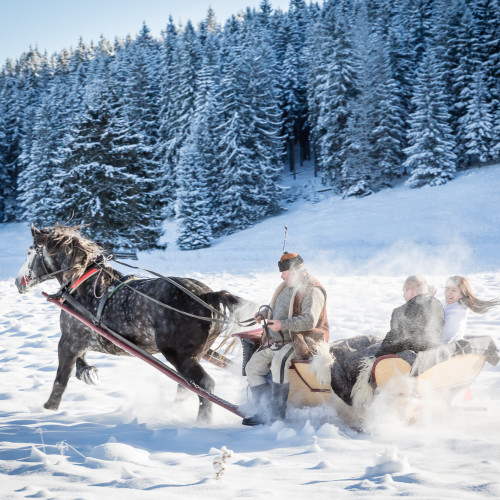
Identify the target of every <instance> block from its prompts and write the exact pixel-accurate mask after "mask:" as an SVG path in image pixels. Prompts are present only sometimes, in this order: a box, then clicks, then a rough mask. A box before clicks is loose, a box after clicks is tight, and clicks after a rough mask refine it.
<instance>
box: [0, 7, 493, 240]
mask: <svg viewBox="0 0 500 500" xmlns="http://www.w3.org/2000/svg"><path fill="white" fill-rule="evenodd" d="M138 29H140V31H139V32H138V33H137V34H136V35H135V36H134V37H132V36H129V37H128V38H126V39H115V40H107V39H105V38H101V39H100V40H97V41H94V42H91V43H85V42H84V41H82V40H81V41H80V43H79V44H78V45H77V46H76V47H74V48H71V49H61V50H60V52H58V53H55V54H51V55H49V54H46V53H41V52H40V51H39V50H38V49H37V48H36V47H35V48H33V47H31V48H29V50H27V51H26V52H25V53H24V54H23V55H22V56H21V57H20V58H19V59H18V60H15V61H14V60H11V59H7V61H5V62H4V64H3V67H2V69H1V73H0V222H14V221H32V222H34V223H36V224H37V225H41V226H48V225H52V224H54V223H56V222H59V223H65V222H67V221H68V220H69V219H71V218H72V222H71V223H72V224H75V223H76V224H89V226H88V227H87V229H86V231H87V232H88V233H89V234H90V235H91V236H92V237H93V239H95V240H96V241H97V242H99V243H101V244H102V245H104V246H105V247H107V248H124V249H127V248H134V249H139V250H148V249H153V248H160V247H161V245H162V244H161V236H162V233H163V227H164V221H165V220H169V219H170V220H171V219H176V223H177V228H178V234H177V244H178V245H179V247H180V248H181V249H186V250H187V249H196V248H202V247H206V246H209V245H210V242H211V241H212V240H213V239H214V238H217V237H220V236H224V235H227V234H230V233H232V232H235V231H238V230H241V229H244V228H246V227H248V226H250V225H252V224H254V223H255V222H257V221H259V220H261V219H263V218H264V217H267V216H269V215H273V214H276V213H279V212H280V211H281V210H283V208H284V200H285V198H286V194H285V192H284V188H283V186H282V185H281V184H280V179H281V176H282V174H283V173H284V172H285V173H286V172H289V173H290V174H291V175H293V173H294V171H295V169H298V168H299V166H300V165H301V164H302V163H303V162H304V161H309V162H311V164H313V165H314V169H315V174H316V175H317V177H318V178H319V179H320V180H321V183H322V184H324V185H325V187H326V188H330V191H329V192H331V193H332V194H335V195H341V196H343V197H350V196H367V195H370V194H372V193H374V192H377V191H379V190H380V189H383V188H391V187H392V186H394V185H395V184H397V183H398V182H405V183H406V185H407V186H408V187H410V188H413V187H414V188H418V187H421V186H424V185H430V186H435V185H439V184H443V183H445V182H447V181H449V180H451V179H453V177H454V176H455V175H456V173H457V172H459V171H462V170H465V169H468V168H471V167H473V166H476V165H478V164H481V163H485V162H489V161H492V160H495V159H498V158H499V157H500V3H499V2H498V0H325V1H324V3H323V4H322V5H321V6H320V5H318V4H315V3H308V2H306V1H304V0H291V1H290V6H289V10H288V11H286V12H283V11H280V10H274V9H273V8H272V2H270V1H268V0H263V1H262V2H261V4H260V7H259V8H258V9H247V10H246V11H245V12H240V13H237V14H236V13H235V15H233V16H232V17H231V18H229V19H227V20H218V19H217V17H216V13H215V12H213V11H212V9H209V10H208V12H207V16H206V18H205V20H204V21H203V22H201V23H200V24H199V25H198V26H194V25H193V24H192V23H191V22H187V23H186V24H185V25H183V26H177V25H176V24H175V23H174V22H173V21H172V19H170V20H168V19H167V20H166V21H165V28H164V30H163V32H162V34H161V36H159V37H153V36H152V35H151V32H150V30H149V28H148V26H147V25H146V24H143V26H142V28H141V27H140V25H139V26H138Z"/></svg>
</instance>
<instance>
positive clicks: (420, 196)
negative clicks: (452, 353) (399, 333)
mask: <svg viewBox="0 0 500 500" xmlns="http://www.w3.org/2000/svg"><path fill="white" fill-rule="evenodd" d="M304 179H305V177H304ZM305 182H306V181H305V180H303V178H302V176H300V175H299V178H298V180H297V181H296V182H295V183H294V184H293V185H294V189H298V188H299V187H300V185H301V184H304V183H305ZM307 182H309V183H310V182H311V181H310V179H308V181H307ZM499 185H500V167H489V168H485V169H481V170H475V171H471V172H470V173H468V174H466V175H462V176H460V177H459V178H457V179H456V180H455V181H453V182H451V183H449V184H446V185H445V186H442V187H436V188H422V189H419V190H409V189H407V188H404V187H398V188H396V189H394V190H386V191H383V192H380V193H378V194H376V195H374V196H370V197H367V198H364V199H349V200H341V199H339V198H337V197H333V196H331V193H325V194H324V195H322V196H324V198H322V199H319V201H318V202H317V203H315V204H311V203H309V202H304V201H301V202H296V203H295V204H293V205H291V206H290V208H289V210H288V211H287V212H286V213H284V214H282V215H280V216H277V217H274V218H271V219H268V220H266V221H264V222H262V223H260V224H257V225H255V226H254V227H252V228H250V229H248V230H246V231H243V232H241V233H238V234H234V235H231V236H229V237H226V238H223V239H221V240H219V241H216V242H215V243H214V245H213V246H212V247H211V248H209V249H205V250H200V251H193V252H180V251H178V250H176V248H175V245H174V244H170V246H169V248H168V249H167V250H166V251H165V252H153V253H142V254H140V255H139V261H138V265H140V266H143V267H146V268H149V269H154V270H156V271H158V272H161V273H166V274H169V275H184V276H190V277H196V278H198V279H201V280H202V281H204V282H206V283H207V284H209V285H210V286H211V287H212V288H213V289H221V288H225V289H228V290H230V291H231V292H233V293H235V294H237V295H241V296H243V297H245V298H247V299H250V300H252V301H255V302H256V303H258V304H264V303H266V302H268V301H269V300H270V297H271V294H272V292H273V290H274V288H275V287H276V286H277V285H278V283H279V273H278V270H277V265H276V262H277V260H278V259H279V257H280V254H281V251H282V248H283V233H284V231H283V227H284V225H285V224H286V225H287V226H288V229H289V233H290V246H289V249H290V250H292V251H296V252H298V253H300V254H301V255H302V256H303V257H304V259H305V262H306V264H307V267H308V269H309V270H310V271H311V272H312V273H313V274H314V275H316V276H317V277H318V278H320V279H321V281H322V282H323V284H324V286H325V287H326V289H327V291H328V293H329V299H328V315H329V320H330V324H331V326H332V333H331V336H332V339H339V338H344V337H349V336H353V335H359V334H374V335H380V336H382V335H384V334H385V332H386V331H387V330H388V326H389V320H390V314H391V311H392V309H393V308H394V307H396V306H398V305H400V304H401V303H402V302H403V299H402V292H401V288H402V283H403V280H404V278H405V277H406V275H409V274H415V273H422V274H425V275H426V276H427V277H428V280H429V282H431V283H434V284H435V285H436V286H437V288H438V297H439V298H442V294H443V287H444V282H445V279H446V277H447V276H448V275H450V274H464V275H466V276H467V277H468V278H469V280H470V282H471V284H472V287H473V290H474V291H475V292H476V294H477V295H478V296H479V297H480V298H484V299H491V298H494V297H500V200H499V198H498V186H499ZM307 189H309V190H311V191H313V188H312V187H311V186H309V187H308V188H307ZM166 238H167V240H170V241H174V240H175V236H174V234H173V232H172V231H170V233H169V234H167V236H166ZM29 244H30V232H29V227H28V225H24V224H7V225H0V307H1V315H0V372H1V378H0V380H1V385H0V475H1V479H0V497H1V498H2V499H3V498H5V499H11V498H12V499H17V498H55V499H88V500H90V499H92V500H93V499H101V498H102V499H107V500H112V499H120V500H123V499H137V498H140V499H154V498H162V499H163V498H176V499H181V498H195V497H199V498H214V499H215V498H217V499H234V498H267V497H269V496H273V497H274V498H277V497H279V498H302V497H304V495H305V496H309V497H311V498H312V497H314V498H318V499H321V498H338V499H344V498H368V497H369V498H373V499H377V498H389V497H393V496H408V497H411V498H419V499H433V498H453V499H467V500H469V499H475V498H498V497H500V475H499V473H498V470H499V467H500V430H499V422H500V365H499V366H497V367H492V366H489V365H486V367H485V369H484V370H483V372H482V373H481V374H480V375H479V377H478V379H477V380H476V382H475V383H474V384H473V386H472V392H473V394H474V399H473V400H472V401H471V402H469V403H467V405H469V406H471V405H472V406H473V407H475V408H476V410H475V411H464V410H460V411H459V410H454V411H452V412H449V413H446V414H440V415H434V416H432V417H430V416H429V417H428V418H425V419H422V420H421V421H418V422H416V423H415V424H413V425H411V426H410V425H407V424H405V423H403V422H401V421H399V420H397V418H395V416H394V415H393V412H392V411H391V408H390V407H384V405H382V404H379V405H378V407H377V411H376V412H373V414H372V416H371V418H370V420H369V423H368V425H367V428H366V429H365V430H364V431H363V432H361V431H356V430H353V429H351V428H349V427H348V426H346V425H345V424H344V423H343V422H342V421H341V420H340V418H339V417H338V416H337V415H336V414H335V411H334V410H333V409H332V408H331V407H325V408H317V409H314V410H300V411H299V410H295V411H291V412H289V418H288V419H287V421H286V422H278V423H275V424H274V425H272V426H261V427H255V428H249V427H244V426H242V425H241V423H240V419H239V418H238V417H237V416H235V415H233V414H232V413H229V412H227V411H225V410H223V409H221V408H215V410H214V418H213V422H212V423H211V424H210V425H207V426H203V427H201V426H198V425H197V423H196V412H197V399H196V397H195V396H190V397H189V398H188V400H187V401H186V402H184V403H183V404H182V405H180V406H179V405H178V406H174V398H175V391H176V386H175V384H174V383H173V382H172V381H171V380H169V379H167V378H166V377H165V376H163V375H161V374H160V373H159V372H157V371H155V370H153V369H152V368H151V367H150V366H148V365H146V364H145V363H142V362H141V361H139V360H136V359H133V358H112V357H109V356H104V355H99V354H92V353H90V354H89V355H88V360H89V362H91V363H92V364H95V365H96V366H97V367H98V368H99V370H100V376H101V383H100V385H98V386H87V385H85V384H84V383H82V382H80V381H79V380H77V379H76V378H74V377H73V378H72V379H71V380H70V383H69V385H68V389H67V391H66V393H65V395H64V397H63V401H62V404H61V407H60V410H59V411H57V412H52V411H48V410H44V409H43V403H44V402H45V400H46V399H47V397H48V395H49V393H50V390H51V386H52V382H53V379H54V376H55V371H56V368H57V342H58V338H59V333H58V316H59V311H58V310H57V309H56V308H54V307H53V306H52V305H50V304H47V303H46V302H45V301H44V299H43V297H42V296H41V291H42V290H46V291H49V292H50V291H52V290H54V289H55V287H54V284H52V283H44V284H42V285H40V286H39V287H38V288H37V289H35V290H34V291H32V292H31V293H30V294H27V295H24V296H20V295H19V294H18V292H17V290H16V288H15V286H14V277H15V275H16V274H17V271H18V269H19V267H20V266H21V264H22V262H23V261H24V255H25V250H26V248H27V246H29ZM132 264H136V263H135V262H132ZM469 333H471V334H476V335H491V336H492V337H494V338H495V339H496V341H497V344H498V343H499V342H500V308H497V309H493V310H492V311H490V312H489V313H487V314H486V315H484V316H479V315H474V314H471V317H470V319H469ZM233 357H235V358H236V359H237V358H238V351H237V350H236V351H235V352H234V353H233ZM206 366H207V369H208V370H209V371H210V373H211V375H212V376H213V378H214V379H215V380H216V383H217V386H216V393H217V394H218V395H220V396H221V397H223V398H225V399H227V400H229V401H231V402H234V403H238V404H240V403H244V401H245V400H246V382H245V379H243V378H242V377H241V376H240V370H239V367H236V368H235V369H234V370H232V371H225V370H222V369H220V368H217V367H214V366H212V365H206ZM477 408H482V409H483V411H480V410H477ZM225 449H226V450H229V451H228V452H227V454H230V456H227V457H226V458H225V459H224V460H225V470H223V472H222V474H221V475H220V479H218V480H217V479H216V472H217V470H219V467H220V466H219V465H217V463H216V462H220V461H221V460H222V458H221V457H222V456H223V454H224V450H225ZM229 452H231V453H229ZM224 460H223V461H224ZM214 464H215V465H214Z"/></svg>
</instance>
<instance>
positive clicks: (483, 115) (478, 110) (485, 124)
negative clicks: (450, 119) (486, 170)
mask: <svg viewBox="0 0 500 500" xmlns="http://www.w3.org/2000/svg"><path fill="white" fill-rule="evenodd" d="M484 80H485V78H484V75H483V74H482V73H481V72H480V71H477V72H476V74H475V75H474V79H473V82H472V88H465V89H464V90H463V91H462V94H463V97H465V98H466V99H467V107H466V112H465V115H464V116H462V117H461V119H460V124H461V126H462V128H463V131H464V136H463V138H464V140H465V141H466V142H465V144H464V146H465V151H464V152H465V154H466V155H467V156H468V157H469V158H475V159H476V161H480V162H486V161H488V160H489V159H490V158H491V152H492V151H491V138H492V135H493V116H492V113H491V111H490V109H491V103H490V102H487V100H486V99H487V95H486V85H485V82H484Z"/></svg>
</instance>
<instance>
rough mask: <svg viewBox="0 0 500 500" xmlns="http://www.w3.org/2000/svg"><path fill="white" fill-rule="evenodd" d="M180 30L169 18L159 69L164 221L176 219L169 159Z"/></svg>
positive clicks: (158, 158)
mask: <svg viewBox="0 0 500 500" xmlns="http://www.w3.org/2000/svg"><path fill="white" fill-rule="evenodd" d="M177 44H178V34H177V28H176V27H175V24H174V22H173V20H172V17H170V20H169V24H168V25H167V28H166V30H165V32H164V33H163V44H162V48H161V52H160V56H161V59H160V60H161V64H160V65H159V76H160V90H159V99H158V103H159V104H158V109H159V112H158V141H157V143H156V150H155V159H156V161H157V163H158V174H159V181H158V194H159V197H160V200H161V205H162V210H163V214H164V217H172V216H174V215H175V199H176V189H177V186H176V181H175V169H174V164H173V156H172V157H171V156H170V155H169V151H170V145H171V144H172V142H173V141H174V138H175V129H174V128H173V127H172V123H173V122H174V120H175V119H176V117H177V104H178V103H177V101H176V92H175V89H176V70H177V59H176V58H177V54H178V46H177Z"/></svg>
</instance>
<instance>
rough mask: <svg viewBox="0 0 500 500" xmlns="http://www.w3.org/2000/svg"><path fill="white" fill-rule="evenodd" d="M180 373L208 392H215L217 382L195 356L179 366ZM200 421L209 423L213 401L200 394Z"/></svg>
mask: <svg viewBox="0 0 500 500" xmlns="http://www.w3.org/2000/svg"><path fill="white" fill-rule="evenodd" d="M178 370H179V373H180V374H181V375H182V376H183V377H184V378H185V379H186V380H188V381H190V382H194V383H195V384H196V385H198V386H200V387H201V388H202V389H205V390H206V391H208V392H213V391H214V388H215V382H214V380H213V378H212V377H211V376H210V375H209V374H208V373H207V372H206V371H205V370H204V369H203V367H202V366H201V365H200V363H199V361H198V360H196V359H195V358H188V359H186V360H184V361H183V362H182V363H181V365H180V366H179V367H178ZM199 399H200V406H199V410H198V423H207V422H209V421H210V418H211V416H212V402H211V401H209V400H208V399H205V398H203V397H201V396H199Z"/></svg>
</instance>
